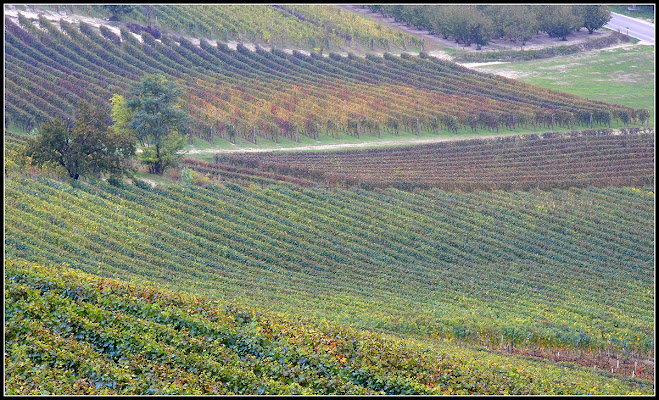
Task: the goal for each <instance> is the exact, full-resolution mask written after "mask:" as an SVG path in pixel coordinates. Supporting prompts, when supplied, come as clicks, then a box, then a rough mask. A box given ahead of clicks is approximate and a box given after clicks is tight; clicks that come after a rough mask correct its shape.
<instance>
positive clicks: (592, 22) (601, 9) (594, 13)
mask: <svg viewBox="0 0 659 400" xmlns="http://www.w3.org/2000/svg"><path fill="white" fill-rule="evenodd" d="M574 8H575V13H576V14H577V15H578V16H579V18H581V20H582V24H583V25H582V26H583V27H584V28H586V29H588V33H589V34H592V33H593V32H594V31H595V30H597V29H600V28H601V27H603V26H604V25H606V24H607V22H609V20H611V11H609V8H608V7H607V6H599V5H575V6H574Z"/></svg>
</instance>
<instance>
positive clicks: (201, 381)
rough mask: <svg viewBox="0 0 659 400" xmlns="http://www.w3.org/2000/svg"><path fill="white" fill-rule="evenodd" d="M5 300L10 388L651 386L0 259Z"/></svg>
mask: <svg viewBox="0 0 659 400" xmlns="http://www.w3.org/2000/svg"><path fill="white" fill-rule="evenodd" d="M5 304H6V306H5V321H6V323H5V349H6V351H8V352H9V354H10V355H7V353H5V367H6V369H5V394H8V395H16V394H31V395H44V394H51V395H89V394H105V395H112V394H122V395H131V394H132V395H135V394H138V395H139V394H155V395H160V394H299V395H304V394H628V395H632V394H637V395H639V394H651V393H652V385H651V384H650V383H648V382H647V381H641V380H629V381H627V380H618V379H610V378H608V377H606V376H600V375H599V374H596V373H595V372H592V371H591V372H589V371H588V370H586V369H581V368H574V369H572V370H569V372H565V371H564V370H561V369H560V368H558V367H556V366H553V365H551V364H548V363H542V364H540V365H539V364H538V363H537V362H536V363H534V362H529V361H527V360H524V359H522V358H519V359H514V360H510V359H503V358H502V357H501V356H497V355H496V354H487V353H482V352H475V351H470V350H467V349H460V348H458V347H457V346H456V347H455V348H454V349H451V350H452V351H451V352H452V355H450V354H447V353H446V348H444V347H442V346H439V345H433V344H429V343H427V342H424V343H421V342H417V341H414V340H409V339H408V340H401V339H398V338H394V337H391V336H384V335H378V334H373V333H368V332H364V331H358V330H355V329H350V328H346V327H341V326H337V325H335V324H330V323H327V322H318V321H313V320H308V319H302V320H300V319H297V320H292V319H290V318H286V317H282V316H280V315H277V314H274V313H263V312H260V311H255V310H254V309H250V308H246V307H244V306H238V305H236V304H234V303H221V302H218V301H217V300H213V299H209V298H207V297H204V296H192V295H189V294H185V293H180V292H172V291H169V290H166V289H162V288H158V287H155V288H154V286H153V284H148V283H144V282H140V283H128V282H125V281H118V280H114V279H107V278H102V277H98V276H95V275H90V274H86V273H82V272H80V271H76V270H73V269H71V268H66V267H61V266H56V267H43V266H40V265H34V264H28V263H24V262H18V261H14V260H6V262H5ZM7 305H8V306H7ZM477 353H480V354H477Z"/></svg>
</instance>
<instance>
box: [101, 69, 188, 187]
mask: <svg viewBox="0 0 659 400" xmlns="http://www.w3.org/2000/svg"><path fill="white" fill-rule="evenodd" d="M182 94H183V89H182V88H180V87H178V86H177V85H176V84H175V83H174V82H172V81H168V80H167V78H166V77H165V76H164V75H145V76H143V77H142V80H141V82H140V84H138V85H136V86H135V87H134V88H133V90H132V92H131V95H130V98H129V99H128V101H127V102H126V106H127V109H128V110H127V111H128V112H129V113H130V114H131V115H130V121H129V122H128V124H127V127H128V128H130V129H132V130H134V131H135V133H136V136H137V139H138V140H139V141H140V143H141V144H142V146H143V148H142V153H141V154H139V155H138V159H139V160H140V161H142V163H144V164H145V165H147V166H148V167H149V172H151V173H154V174H158V175H161V174H162V173H163V172H164V171H165V169H166V168H168V167H173V166H176V165H177V163H178V161H179V160H180V158H181V157H182V155H181V154H179V151H180V150H181V149H183V147H184V146H185V134H186V132H187V128H188V126H189V124H190V121H191V118H190V116H189V115H188V114H187V113H186V112H184V111H183V110H182V109H181V107H180V106H179V105H178V99H179V96H181V95H182ZM117 104H121V102H118V103H117ZM117 107H120V106H118V105H115V110H114V111H116V112H117V113H120V110H119V109H118V108H117Z"/></svg>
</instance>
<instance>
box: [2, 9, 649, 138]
mask: <svg viewBox="0 0 659 400" xmlns="http://www.w3.org/2000/svg"><path fill="white" fill-rule="evenodd" d="M19 20H20V22H19V24H16V23H14V22H13V21H12V20H11V19H10V18H8V17H7V18H6V19H5V24H6V26H5V38H6V46H5V57H6V69H7V71H6V76H7V79H6V97H7V99H6V106H5V107H6V119H5V123H6V124H13V125H16V126H18V127H20V128H21V129H23V130H26V131H30V130H31V129H32V128H34V127H36V126H38V125H39V124H40V123H41V122H43V121H46V120H48V119H50V118H53V117H54V116H56V115H62V116H64V117H70V116H71V115H72V113H73V110H74V108H75V104H76V103H77V102H78V101H79V100H84V101H87V102H108V100H109V99H110V98H111V96H112V95H113V94H114V93H119V94H122V95H127V94H128V91H129V90H130V88H131V86H132V85H134V84H136V82H138V81H139V79H140V76H142V75H143V74H145V73H159V74H164V75H166V76H167V77H168V78H170V79H172V80H175V81H176V82H177V83H178V84H180V85H181V86H183V87H184V88H185V90H186V94H185V96H184V97H183V104H182V106H183V107H184V108H185V109H187V111H188V112H189V113H190V114H191V115H192V117H193V118H194V120H195V123H194V124H193V126H192V127H191V128H190V129H191V135H192V136H196V137H199V138H202V139H204V140H207V141H210V142H214V141H217V140H230V141H231V142H235V141H236V139H237V138H241V139H243V140H247V141H249V142H252V143H254V144H256V143H257V142H259V141H262V140H266V141H271V142H274V143H278V142H279V141H280V140H286V141H290V142H292V143H295V142H297V141H299V139H300V137H308V138H311V139H318V138H319V137H321V136H323V137H331V138H337V139H338V138H340V137H359V136H360V135H362V136H370V137H382V136H391V137H395V136H398V135H400V134H404V133H406V134H409V135H418V134H420V133H421V132H425V133H430V132H432V134H433V135H440V134H444V135H447V134H448V135H454V134H456V133H464V132H471V133H474V132H478V131H480V132H483V131H489V132H499V130H502V131H504V130H505V131H514V130H520V129H524V130H527V131H528V130H531V129H533V130H535V129H559V128H560V129H584V128H586V127H589V128H592V127H593V125H594V126H596V127H598V126H599V127H611V126H612V127H618V126H626V125H628V124H630V123H632V124H642V123H644V122H645V121H646V119H647V117H648V115H649V112H648V111H647V110H640V109H633V108H631V107H625V106H620V105H614V104H608V103H603V102H600V101H594V100H588V99H584V98H580V97H577V96H574V95H569V94H565V93H561V92H558V91H554V90H549V89H544V88H539V87H535V86H531V85H528V84H524V83H521V82H517V81H512V80H508V79H506V78H502V77H497V76H495V75H488V74H482V73H478V72H475V71H473V70H469V69H467V68H464V67H461V66H459V65H457V64H454V63H451V62H447V61H443V60H439V59H435V58H428V59H421V58H419V57H412V56H409V55H403V56H401V57H398V56H394V55H391V54H385V56H384V57H383V58H382V57H375V56H367V57H366V58H365V59H362V58H360V57H356V56H353V55H350V56H349V57H342V56H340V55H338V54H330V56H329V57H325V56H322V55H320V54H319V53H316V52H315V53H313V54H312V55H311V56H307V55H304V54H302V53H299V52H295V53H293V54H288V53H287V52H285V51H283V50H279V49H276V48H275V49H271V50H267V49H261V48H259V49H256V50H255V51H251V50H249V49H247V47H245V46H242V45H238V46H237V48H236V50H233V49H231V48H229V47H228V46H227V45H226V44H224V43H221V42H215V43H214V42H209V41H207V40H201V42H200V44H199V46H197V45H196V44H194V43H192V42H191V41H190V40H188V39H186V38H183V37H178V36H177V37H174V39H173V38H172V37H170V36H168V35H163V36H162V38H161V39H160V40H156V39H154V37H153V36H151V34H150V33H148V32H142V33H141V35H140V36H139V37H140V38H141V41H140V40H138V39H136V37H135V36H134V35H133V34H132V33H130V32H129V31H128V30H127V29H126V28H122V31H121V35H120V36H118V35H116V34H115V33H113V32H112V31H110V30H107V29H105V30H103V29H101V30H100V31H97V30H96V28H94V27H93V26H91V25H89V24H86V23H81V24H80V25H79V26H77V25H74V24H71V23H68V22H66V21H63V20H62V21H60V22H59V23H58V24H55V23H53V22H52V21H49V20H48V19H47V18H45V17H40V18H39V21H38V26H37V25H35V24H34V23H33V22H32V21H30V20H28V19H27V18H24V17H19Z"/></svg>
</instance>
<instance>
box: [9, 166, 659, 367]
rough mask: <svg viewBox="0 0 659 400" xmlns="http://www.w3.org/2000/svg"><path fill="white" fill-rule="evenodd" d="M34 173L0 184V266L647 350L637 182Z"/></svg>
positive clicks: (407, 326)
mask: <svg viewBox="0 0 659 400" xmlns="http://www.w3.org/2000/svg"><path fill="white" fill-rule="evenodd" d="M33 174H34V172H30V171H24V170H20V171H19V172H11V173H10V176H9V179H7V180H6V182H5V234H6V237H5V245H6V250H5V252H6V255H7V256H9V257H12V258H17V259H22V260H28V261H33V262H39V263H44V264H62V263H66V264H69V265H71V266H72V267H75V268H77V269H80V270H83V271H87V272H91V273H95V274H98V275H101V276H107V277H113V278H118V279H119V278H121V279H139V278H145V279H149V280H153V281H155V282H160V283H162V284H165V285H168V286H169V287H171V288H175V289H183V290H188V291H193V292H195V293H207V294H212V295H214V296H219V297H220V298H224V299H229V300H231V299H233V298H236V299H240V300H241V301H244V302H245V303H248V304H255V305H260V306H266V307H271V308H275V309H279V310H280V311H287V312H294V311H299V310H305V312H307V313H308V314H309V315H317V316H319V317H327V318H331V319H334V320H337V321H340V322H345V323H350V324H354V325H355V326H359V327H363V328H368V329H376V330H380V329H382V330H385V331H393V332H399V333H405V334H414V335H421V336H429V337H441V338H448V339H452V340H460V341H465V342H470V343H481V342H483V343H485V342H488V341H491V342H492V343H494V342H495V341H497V340H496V339H495V338H501V340H502V341H504V340H505V342H506V343H507V344H508V345H511V346H514V347H520V346H521V347H525V348H535V349H537V350H539V351H541V350H542V349H545V350H546V349H549V348H550V347H554V348H556V347H558V348H565V349H573V350H575V351H588V352H592V351H598V349H599V350H602V351H615V350H617V351H626V352H634V354H636V355H639V354H646V355H647V352H648V351H651V350H652V349H653V346H654V342H653V337H652V324H653V313H652V310H653V309H652V304H654V301H653V292H652V284H653V262H654V242H653V222H652V221H653V220H654V218H653V206H654V190H653V189H652V188H649V187H646V188H644V189H636V188H624V187H623V188H615V187H607V188H602V189H595V188H583V189H577V188H570V189H567V190H559V189H554V190H551V191H548V192H538V191H531V192H513V191H498V190H495V191H474V192H470V193H469V192H460V191H456V192H447V191H442V190H438V189H429V190H423V191H415V192H407V191H400V190H398V189H394V188H389V189H386V190H376V191H365V190H360V189H352V190H342V189H336V190H333V191H326V190H323V189H316V188H303V187H299V185H297V184H295V183H294V182H289V183H277V181H276V180H275V179H271V180H270V183H269V184H268V182H266V181H265V180H264V181H262V182H260V184H254V183H255V182H254V181H252V183H251V184H250V185H244V184H237V183H231V182H230V181H225V182H224V184H223V185H216V184H210V185H208V186H207V187H205V188H204V187H195V186H190V187H186V186H180V185H169V186H164V187H163V186H158V187H155V188H152V187H151V186H150V185H148V184H141V183H140V184H139V185H138V186H134V185H121V184H118V183H115V184H114V185H113V184H110V183H107V182H102V181H99V182H95V183H93V184H84V183H76V184H75V186H71V185H70V184H67V183H60V182H57V181H56V180H53V179H50V178H47V177H45V176H43V175H38V174H37V175H36V176H33ZM117 185H119V186H117ZM594 210H596V212H595V213H594V212H593V211H594ZM179 249H185V251H184V252H182V251H180V250H179ZM385 304H386V307H385V306H384V305H385ZM594 321H597V322H594ZM497 343H498V342H497ZM630 354H631V353H630Z"/></svg>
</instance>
